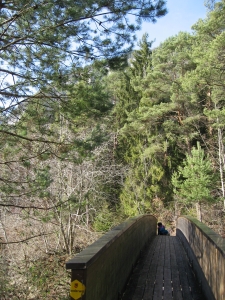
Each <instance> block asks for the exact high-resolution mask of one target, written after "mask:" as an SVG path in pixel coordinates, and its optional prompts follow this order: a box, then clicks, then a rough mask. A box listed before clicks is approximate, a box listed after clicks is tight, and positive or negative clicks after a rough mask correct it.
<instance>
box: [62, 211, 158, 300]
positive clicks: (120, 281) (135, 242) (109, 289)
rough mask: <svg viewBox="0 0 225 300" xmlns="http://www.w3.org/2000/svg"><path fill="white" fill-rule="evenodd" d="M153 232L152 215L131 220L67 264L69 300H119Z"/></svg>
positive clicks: (154, 228)
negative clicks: (69, 285) (69, 282)
mask: <svg viewBox="0 0 225 300" xmlns="http://www.w3.org/2000/svg"><path fill="white" fill-rule="evenodd" d="M156 231H157V220H156V218H155V217H154V216H152V215H142V216H138V217H134V218H131V219H129V220H127V221H125V222H124V223H122V224H120V225H118V226H116V227H115V228H113V229H112V230H110V231H109V232H107V233H106V234H105V235H103V236H102V237H101V238H100V239H98V240H97V241H96V242H94V243H93V244H92V245H90V246H88V247H87V248H86V249H84V250H83V251H82V252H81V253H79V254H77V255H76V256H75V257H74V258H73V259H71V260H70V261H68V262H67V263H66V268H67V269H71V270H72V272H71V291H70V296H71V298H72V299H82V300H99V299H104V300H115V299H118V298H119V295H120V294H121V293H122V291H123V289H124V288H125V285H126V282H127V280H128V278H129V276H130V274H131V272H132V267H133V266H134V265H135V263H136V261H137V259H138V257H139V255H140V253H141V251H142V249H143V248H144V246H145V245H146V244H147V243H148V242H149V241H150V240H151V238H153V236H155V235H156Z"/></svg>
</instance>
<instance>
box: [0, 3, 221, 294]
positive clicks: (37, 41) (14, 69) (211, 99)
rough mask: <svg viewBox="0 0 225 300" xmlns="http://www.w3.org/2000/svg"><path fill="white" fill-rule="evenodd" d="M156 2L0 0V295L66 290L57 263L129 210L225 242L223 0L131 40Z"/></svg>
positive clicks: (154, 13)
mask: <svg viewBox="0 0 225 300" xmlns="http://www.w3.org/2000/svg"><path fill="white" fill-rule="evenodd" d="M165 2H166V1H163V0H151V1H142V2H140V1H134V0H126V1H123V0H121V1H120V2H119V3H118V2H117V1H114V0H112V1H110V2H108V1H107V0H96V1H93V0H84V1H71V0H65V1H61V0H48V1H47V0H41V1H27V0H20V1H18V0H13V1H8V0H5V1H0V11H1V13H0V23H1V26H0V111H1V115H0V145H1V152H0V167H1V169H0V170H1V171H0V299H2V300H8V299H13V300H15V299H23V300H25V299H27V300H28V299H31V300H32V299H58V300H66V299H69V298H68V297H69V296H68V294H69V286H70V274H69V272H68V271H66V270H65V262H66V261H67V260H68V259H69V258H71V257H72V256H74V255H75V254H76V253H78V252H80V251H81V250H82V249H84V248H85V247H86V246H87V245H89V244H91V243H93V242H94V241H95V240H96V239H97V238H98V237H100V236H101V235H102V234H104V233H105V232H106V231H108V230H109V229H110V228H112V227H113V226H115V225H117V224H119V223H121V222H122V221H124V220H126V219H127V218H129V217H131V216H137V215H140V214H146V213H149V214H153V215H154V216H156V217H157V218H158V219H160V220H162V221H163V222H164V223H165V225H166V226H167V228H168V229H169V230H170V231H171V232H173V231H174V228H175V223H176V219H177V217H178V216H180V215H191V216H194V217H196V218H197V219H198V220H199V221H202V222H203V223H205V224H207V225H208V226H209V227H211V228H212V229H213V230H214V231H216V232H217V233H219V234H220V235H221V236H223V237H225V230H224V226H225V186H224V182H225V180H224V176H225V149H224V141H225V137H224V130H225V105H224V104H225V98H224V94H225V23H224V15H225V0H221V1H219V2H216V3H215V1H208V2H207V3H208V13H207V16H206V18H205V19H199V20H198V22H197V23H196V24H193V27H192V29H193V32H192V33H187V32H179V34H177V35H176V36H171V37H170V38H168V39H167V40H165V41H164V42H163V43H161V44H160V45H159V46H158V47H156V48H155V47H154V42H153V41H149V36H148V33H146V34H144V35H143V37H142V39H141V40H140V41H139V42H138V48H137V49H136V48H134V45H135V43H136V39H135V33H136V31H137V30H139V29H140V27H141V24H142V22H143V21H149V22H156V21H157V19H158V18H160V17H163V16H164V15H165V14H166V13H167V9H166V3H165ZM210 4H211V5H210ZM131 16H132V18H130V17H131Z"/></svg>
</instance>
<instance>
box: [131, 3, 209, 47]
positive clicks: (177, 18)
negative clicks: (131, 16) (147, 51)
mask: <svg viewBox="0 0 225 300" xmlns="http://www.w3.org/2000/svg"><path fill="white" fill-rule="evenodd" d="M166 7H167V10H168V13H167V15H166V16H164V17H161V18H159V19H158V20H157V22H156V23H155V24H152V23H149V22H148V23H143V24H142V30H141V31H140V32H138V33H137V37H138V40H141V38H142V36H143V34H144V33H148V35H149V38H148V40H149V41H152V40H155V42H154V43H153V45H152V46H153V48H154V47H157V46H159V44H160V43H161V42H163V41H165V40H166V39H167V38H169V37H171V36H174V35H176V34H178V33H179V32H180V31H185V32H191V26H192V25H194V24H195V23H196V22H197V21H198V20H199V19H200V18H201V19H205V18H206V15H207V8H206V7H205V5H204V0H167V5H166Z"/></svg>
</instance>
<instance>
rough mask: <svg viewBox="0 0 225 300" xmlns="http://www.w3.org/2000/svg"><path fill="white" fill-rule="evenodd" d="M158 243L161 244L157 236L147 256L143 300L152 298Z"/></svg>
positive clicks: (157, 258) (158, 254)
mask: <svg viewBox="0 0 225 300" xmlns="http://www.w3.org/2000/svg"><path fill="white" fill-rule="evenodd" d="M160 245H161V239H160V237H159V236H157V237H156V238H155V240H154V249H152V253H151V256H150V255H149V256H148V263H149V273H148V278H147V281H146V286H145V291H144V295H143V300H149V299H152V297H153V291H154V287H155V278H156V272H157V266H158V260H159V257H160V251H159V249H160ZM149 254H150V253H149Z"/></svg>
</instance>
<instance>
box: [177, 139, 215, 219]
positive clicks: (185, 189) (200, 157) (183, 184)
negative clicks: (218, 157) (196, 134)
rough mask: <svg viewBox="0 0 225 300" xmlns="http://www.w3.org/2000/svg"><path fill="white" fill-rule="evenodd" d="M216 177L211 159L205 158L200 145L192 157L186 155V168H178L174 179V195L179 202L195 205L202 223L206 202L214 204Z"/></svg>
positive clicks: (194, 150) (192, 153) (193, 151)
mask: <svg viewBox="0 0 225 300" xmlns="http://www.w3.org/2000/svg"><path fill="white" fill-rule="evenodd" d="M214 183H215V177H214V173H213V169H212V166H211V163H210V160H209V157H205V154H204V150H203V149H201V147H200V143H197V148H195V147H193V148H192V150H191V155H189V154H187V155H186V160H185V161H184V166H183V167H181V166H179V167H178V172H175V173H174V174H173V177H172V184H173V186H174V194H175V196H176V197H178V199H179V200H178V201H183V202H186V203H188V204H195V205H196V210H197V217H198V219H199V221H202V214H201V205H202V203H204V202H213V201H214V200H215V198H214V197H213V194H212V192H213V190H214Z"/></svg>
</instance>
